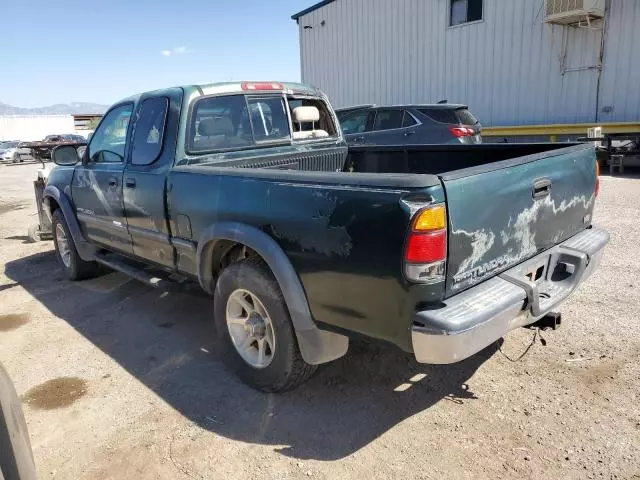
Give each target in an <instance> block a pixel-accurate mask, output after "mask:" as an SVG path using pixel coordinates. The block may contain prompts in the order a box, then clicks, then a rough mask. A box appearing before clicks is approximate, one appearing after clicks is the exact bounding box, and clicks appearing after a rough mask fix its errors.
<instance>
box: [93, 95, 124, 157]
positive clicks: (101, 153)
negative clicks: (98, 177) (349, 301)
mask: <svg viewBox="0 0 640 480" xmlns="http://www.w3.org/2000/svg"><path fill="white" fill-rule="evenodd" d="M132 112H133V104H131V103H128V104H126V105H119V106H117V107H115V108H114V109H112V110H110V111H109V112H108V113H107V114H106V115H105V117H104V119H103V120H102V122H101V123H100V125H99V126H98V128H97V129H96V131H95V133H94V134H93V136H92V137H91V142H90V143H89V147H88V150H89V152H88V155H89V160H90V161H92V162H96V163H117V162H122V161H124V155H125V151H126V143H127V131H128V130H129V121H130V120H131V113H132Z"/></svg>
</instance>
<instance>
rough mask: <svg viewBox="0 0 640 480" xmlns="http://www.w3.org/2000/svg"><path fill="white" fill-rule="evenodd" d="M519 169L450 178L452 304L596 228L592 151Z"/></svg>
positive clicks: (577, 150) (570, 152) (556, 155)
mask: <svg viewBox="0 0 640 480" xmlns="http://www.w3.org/2000/svg"><path fill="white" fill-rule="evenodd" d="M519 161H520V164H518V165H514V162H513V161H509V160H507V161H505V162H497V163H495V164H493V165H492V166H491V168H490V169H489V170H488V171H485V172H482V173H477V170H475V169H469V170H468V171H467V172H465V171H464V170H463V171H459V172H456V174H455V176H450V177H447V176H446V175H445V176H443V183H444V187H445V190H446V195H447V207H448V212H449V222H450V233H449V258H448V274H447V286H446V294H447V296H451V295H455V294H456V293H458V292H461V291H463V290H465V289H467V288H469V287H471V286H473V285H475V284H477V283H479V282H482V281H483V280H486V279H488V278H491V277H492V276H494V275H496V274H498V273H500V272H501V271H504V270H506V269H508V268H509V267H512V266H513V265H516V264H518V263H520V262H522V261H524V260H526V259H528V258H530V257H532V256H534V255H536V254H538V253H540V252H542V251H544V250H547V249H549V248H551V247H553V246H554V245H557V244H559V243H561V242H563V241H564V240H566V239H567V238H569V237H571V236H573V235H575V234H576V233H578V232H580V231H582V230H584V229H585V228H587V227H589V226H590V225H591V215H592V212H593V206H594V198H595V197H594V191H595V184H596V169H595V161H596V159H595V152H594V151H593V148H591V147H590V146H574V147H569V148H566V149H562V150H559V151H558V150H556V151H552V152H547V153H540V154H536V155H530V156H528V157H522V158H521V159H519ZM537 185H538V186H541V187H542V188H539V187H536V186H537ZM536 188H539V190H538V191H534V190H535V189H536Z"/></svg>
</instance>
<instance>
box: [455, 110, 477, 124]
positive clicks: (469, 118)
mask: <svg viewBox="0 0 640 480" xmlns="http://www.w3.org/2000/svg"><path fill="white" fill-rule="evenodd" d="M456 117H458V121H459V122H460V123H461V124H462V125H475V124H476V123H478V119H477V118H476V117H474V116H473V114H472V113H471V112H470V111H469V110H467V109H466V108H459V109H458V110H456Z"/></svg>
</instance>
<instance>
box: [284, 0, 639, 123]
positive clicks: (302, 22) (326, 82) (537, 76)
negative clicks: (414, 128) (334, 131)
mask: <svg viewBox="0 0 640 480" xmlns="http://www.w3.org/2000/svg"><path fill="white" fill-rule="evenodd" d="M548 1H554V0H548ZM555 1H557V2H560V1H563V2H569V3H571V2H573V3H579V4H582V2H586V1H587V0H555ZM593 1H595V2H598V1H602V2H603V5H602V6H605V5H606V13H605V16H604V20H595V19H591V20H590V21H589V22H587V17H585V19H584V21H583V20H580V23H579V24H574V25H572V26H565V25H557V24H549V23H547V22H546V21H545V19H546V14H547V13H548V12H547V9H546V4H545V0H325V1H323V2H320V3H319V4H316V5H314V6H313V7H311V8H309V9H307V10H305V11H303V12H300V13H298V14H296V15H294V16H293V19H294V20H297V22H298V25H299V31H300V32H299V33H300V56H301V63H302V80H303V81H304V82H306V83H311V84H313V85H316V86H317V87H319V88H321V89H322V90H323V91H325V92H326V93H327V94H328V95H329V97H330V99H331V101H332V103H333V104H334V106H335V107H343V106H349V105H357V104H365V103H375V104H380V105H384V104H399V103H433V102H437V101H439V100H442V99H447V100H449V101H450V102H453V103H466V104H468V105H470V107H471V109H472V111H473V112H474V114H475V115H476V116H477V117H478V118H479V119H480V120H481V122H482V123H483V124H484V125H494V126H495V125H527V124H551V123H586V122H600V123H603V122H637V121H638V120H640V0H593ZM605 1H606V4H604V2H605ZM456 23H457V24H456ZM589 23H590V24H589ZM452 24H455V25H452Z"/></svg>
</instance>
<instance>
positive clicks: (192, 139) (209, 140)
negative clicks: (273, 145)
mask: <svg viewBox="0 0 640 480" xmlns="http://www.w3.org/2000/svg"><path fill="white" fill-rule="evenodd" d="M252 143H253V137H252V134H251V123H250V120H249V111H248V109H247V102H246V101H245V98H244V96H243V95H231V96H226V97H211V98H204V99H202V100H199V101H198V102H197V103H196V104H195V107H194V109H193V115H192V118H191V129H190V133H189V150H190V151H195V152H197V151H207V150H218V149H225V148H239V147H243V146H248V145H251V144H252Z"/></svg>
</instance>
